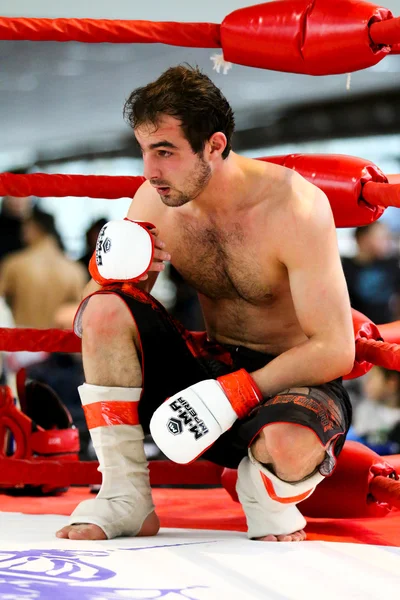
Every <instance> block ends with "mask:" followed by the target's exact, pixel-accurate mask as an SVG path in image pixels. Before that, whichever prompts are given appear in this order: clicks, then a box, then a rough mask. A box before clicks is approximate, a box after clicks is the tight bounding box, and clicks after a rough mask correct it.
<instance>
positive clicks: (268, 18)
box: [220, 0, 393, 75]
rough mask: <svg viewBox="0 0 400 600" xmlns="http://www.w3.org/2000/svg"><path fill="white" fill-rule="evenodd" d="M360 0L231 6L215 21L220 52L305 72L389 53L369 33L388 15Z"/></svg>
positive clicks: (367, 63) (353, 66) (344, 67)
mask: <svg viewBox="0 0 400 600" xmlns="http://www.w3.org/2000/svg"><path fill="white" fill-rule="evenodd" d="M392 16H393V15H392V13H391V12H390V11H389V10H388V9H386V8H383V7H381V6H378V5H376V4H371V3H370V2H365V1H363V0H334V1H331V2H327V0H313V2H311V1H310V0H276V1H275V2H266V3H264V4H257V5H255V6H248V7H245V8H240V9H238V10H235V11H234V12H233V13H231V14H230V15H228V16H227V17H225V19H224V20H223V22H222V24H221V29H220V32H221V46H222V49H223V52H224V58H225V60H227V61H231V62H233V63H236V64H239V65H248V66H251V67H259V68H261V69H273V70H275V71H286V72H289V73H304V74H308V75H333V74H335V73H350V72H352V71H358V70H360V69H365V68H367V67H372V66H373V65H375V64H377V63H378V62H379V61H381V60H382V59H383V58H384V57H385V56H387V54H389V53H390V51H391V48H390V46H383V45H381V46H376V45H375V44H374V43H373V42H372V39H371V38H370V35H369V27H370V25H371V24H372V23H375V22H377V21H383V20H386V19H390V18H392Z"/></svg>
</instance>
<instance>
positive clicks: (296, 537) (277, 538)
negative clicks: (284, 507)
mask: <svg viewBox="0 0 400 600" xmlns="http://www.w3.org/2000/svg"><path fill="white" fill-rule="evenodd" d="M306 537H307V534H306V532H305V531H304V530H303V529H300V531H295V532H294V533H290V534H287V535H265V536H264V537H260V538H255V539H256V540H257V541H259V542H303V541H304V540H305V539H306Z"/></svg>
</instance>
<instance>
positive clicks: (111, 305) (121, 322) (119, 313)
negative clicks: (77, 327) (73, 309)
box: [82, 294, 136, 343]
mask: <svg viewBox="0 0 400 600" xmlns="http://www.w3.org/2000/svg"><path fill="white" fill-rule="evenodd" d="M82 330H83V338H84V340H85V342H86V343H88V342H89V343H90V341H91V340H97V341H98V340H99V339H104V340H107V339H109V338H112V339H115V336H120V335H124V334H127V335H129V336H133V337H134V338H135V336H136V325H135V321H134V319H133V317H132V315H131V312H130V310H129V309H128V307H127V305H126V304H125V302H124V301H123V300H122V298H120V297H119V296H117V295H116V294H95V295H94V296H92V297H91V298H90V299H89V301H88V303H87V305H86V307H85V310H84V313H83V316H82Z"/></svg>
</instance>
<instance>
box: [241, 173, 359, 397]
mask: <svg viewBox="0 0 400 600" xmlns="http://www.w3.org/2000/svg"><path fill="white" fill-rule="evenodd" d="M279 218H280V219H282V218H283V219H284V225H285V239H286V243H285V242H283V243H282V244H281V245H280V247H279V250H278V252H279V256H278V259H279V260H280V262H281V263H282V264H283V265H284V266H285V267H286V269H287V271H288V276H289V283H290V290H291V294H292V299H293V303H294V308H295V311H296V315H297V318H298V321H299V323H300V326H301V328H302V330H303V332H304V333H305V335H306V336H307V338H308V339H307V340H306V341H304V342H302V343H301V344H299V345H298V346H295V347H293V348H291V349H290V350H288V351H286V352H283V353H282V354H281V355H279V356H278V357H276V358H275V359H274V360H272V361H271V362H270V363H269V364H268V365H266V366H265V367H263V368H262V369H259V370H258V371H255V372H254V373H252V376H253V378H254V380H255V382H256V383H257V384H258V386H259V388H260V390H261V392H262V394H263V395H264V396H270V395H271V396H272V395H275V394H276V393H278V392H280V391H282V390H284V389H287V388H290V387H300V386H306V385H319V384H322V383H326V382H328V381H331V380H332V379H335V378H337V377H340V376H342V375H345V374H346V373H348V372H349V371H350V370H351V369H352V367H353V362H354V355H355V344H354V333H353V326H352V318H351V309H350V303H349V297H348V293H347V287H346V282H345V279H344V275H343V270H342V266H341V262H340V257H339V252H338V248H337V240H336V231H335V225H334V221H333V217H332V211H331V208H330V205H329V202H328V200H327V198H326V196H325V194H323V192H321V191H320V190H319V189H318V188H316V187H314V186H310V185H308V184H307V185H304V184H303V185H300V191H296V192H293V197H292V198H291V199H290V200H289V201H288V202H287V203H286V206H285V207H284V208H283V209H282V214H280V215H279Z"/></svg>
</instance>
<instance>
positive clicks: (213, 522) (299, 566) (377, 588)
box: [0, 488, 400, 600]
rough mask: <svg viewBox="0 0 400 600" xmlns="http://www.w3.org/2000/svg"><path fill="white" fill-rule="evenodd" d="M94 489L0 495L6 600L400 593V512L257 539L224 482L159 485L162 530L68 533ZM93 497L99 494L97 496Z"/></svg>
mask: <svg viewBox="0 0 400 600" xmlns="http://www.w3.org/2000/svg"><path fill="white" fill-rule="evenodd" d="M87 497H89V492H88V491H87V489H85V488H72V489H70V490H69V491H68V492H67V493H66V494H64V495H63V496H60V497H54V498H31V497H18V498H16V497H11V496H6V495H1V496H0V509H1V510H2V511H3V512H2V513H1V514H0V600H11V599H13V600H19V599H21V600H36V599H40V600H42V599H43V600H50V599H51V600H55V599H57V600H64V599H72V598H73V599H74V600H75V599H78V600H103V599H104V600H123V599H125V600H126V599H137V598H140V599H142V600H143V599H147V598H149V599H150V598H151V599H153V598H162V599H163V600H177V599H178V598H181V599H187V600H211V599H212V600H214V599H215V600H222V599H223V598H225V597H226V598H229V599H232V600H236V599H237V600H239V599H240V600H252V599H261V598H262V599H263V600H269V599H271V600H286V599H290V600H299V599H303V598H307V599H308V598H310V597H311V598H314V597H318V598H323V599H324V600H337V598H338V597H340V598H341V599H345V600H347V599H353V598H354V599H359V600H378V599H381V598H384V599H385V600H391V599H393V600H394V599H395V598H396V599H397V598H398V597H399V590H400V511H396V512H394V513H393V514H392V515H390V516H388V517H386V518H383V519H356V520H348V519H310V520H309V524H308V527H307V531H308V541H306V542H302V543H265V542H254V541H249V540H247V538H246V535H245V533H244V529H245V523H244V517H243V514H242V512H241V509H240V506H239V505H237V504H235V503H234V502H232V501H231V499H230V498H229V497H228V496H227V494H226V492H225V491H224V490H221V489H208V490H182V489H178V490H177V489H155V490H154V498H155V504H156V507H157V511H158V513H159V515H160V518H161V523H162V526H163V527H162V529H161V531H160V533H159V535H158V536H156V537H153V538H119V539H116V540H109V541H105V542H83V541H81V542H78V541H72V540H59V539H57V538H56V537H55V536H54V532H55V531H56V530H57V529H59V528H60V527H62V526H63V525H65V524H66V520H67V518H66V516H65V515H67V514H69V513H70V512H71V510H72V509H73V508H74V507H75V505H76V504H77V503H78V502H79V501H80V500H82V499H84V498H87ZM92 497H93V496H92Z"/></svg>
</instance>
